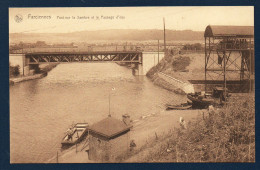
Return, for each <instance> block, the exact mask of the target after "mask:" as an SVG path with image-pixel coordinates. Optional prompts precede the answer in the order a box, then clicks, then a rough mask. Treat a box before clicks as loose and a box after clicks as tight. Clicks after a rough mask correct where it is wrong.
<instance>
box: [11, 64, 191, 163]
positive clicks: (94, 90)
mask: <svg viewBox="0 0 260 170" xmlns="http://www.w3.org/2000/svg"><path fill="white" fill-rule="evenodd" d="M112 88H114V89H115V90H111V89H112ZM109 93H110V96H111V104H110V112H111V115H112V116H113V117H115V118H118V119H121V117H122V114H126V113H127V114H129V115H130V117H131V119H133V120H135V119H138V118H140V117H141V116H142V115H147V114H151V113H156V112H160V111H161V110H163V109H164V105H165V103H167V102H175V103H180V102H183V101H186V97H185V96H181V95H176V94H174V93H172V92H169V91H167V90H165V89H162V88H160V87H158V86H155V85H154V84H153V83H152V82H151V81H150V80H149V79H147V78H146V77H145V76H134V75H132V70H131V69H129V68H126V67H122V66H119V65H117V64H115V63H84V64H83V63H70V64H60V65H58V66H57V67H56V68H54V69H53V70H52V71H50V72H49V73H48V76H47V77H44V78H42V79H38V80H32V81H28V82H23V83H20V84H16V85H14V86H11V87H10V154H11V155H10V160H11V162H12V163H40V162H46V161H47V160H48V159H50V158H52V157H53V156H55V154H56V152H57V151H58V150H59V148H60V146H61V144H60V142H61V139H62V137H63V136H64V132H65V131H66V130H67V128H68V127H69V126H70V125H71V124H72V123H77V122H84V121H85V122H89V123H90V124H93V123H95V122H97V121H99V120H101V119H103V118H105V117H107V116H108V113H109Z"/></svg>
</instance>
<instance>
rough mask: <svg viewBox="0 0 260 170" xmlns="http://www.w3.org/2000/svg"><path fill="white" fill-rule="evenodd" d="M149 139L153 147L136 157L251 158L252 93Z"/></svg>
mask: <svg viewBox="0 0 260 170" xmlns="http://www.w3.org/2000/svg"><path fill="white" fill-rule="evenodd" d="M208 113H209V112H208ZM150 143H151V145H152V146H153V147H151V148H149V146H146V147H145V148H146V150H147V149H150V150H148V151H149V154H147V155H145V156H144V157H139V160H141V161H147V162H255V97H254V96H240V97H234V98H233V99H230V101H229V103H228V104H227V105H226V106H224V107H223V108H221V109H220V110H215V111H213V112H210V114H208V115H205V117H204V118H202V116H201V117H198V119H197V120H194V121H192V122H189V123H188V128H187V129H186V130H182V129H175V131H174V133H172V132H170V133H168V134H166V135H164V136H160V137H159V139H157V140H154V141H152V140H150ZM157 145H159V146H157ZM167 150H168V151H167ZM139 152H141V151H139ZM136 153H138V151H137V152H136ZM140 155H141V154H140Z"/></svg>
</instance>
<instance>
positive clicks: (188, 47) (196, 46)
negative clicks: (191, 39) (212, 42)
mask: <svg viewBox="0 0 260 170" xmlns="http://www.w3.org/2000/svg"><path fill="white" fill-rule="evenodd" d="M182 49H183V50H203V49H204V48H203V47H202V44H200V43H195V44H185V45H184V46H183V48H182Z"/></svg>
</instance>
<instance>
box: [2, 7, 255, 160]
mask: <svg viewBox="0 0 260 170" xmlns="http://www.w3.org/2000/svg"><path fill="white" fill-rule="evenodd" d="M254 47H255V44H254V6H151V7H149V6H148V7H41V8H35V7H30V8H29V7H28V8H15V7H9V95H10V113H9V120H10V127H9V130H10V163H11V164H20V163H55V164H56V163H178V162H182V163H212V162H222V163H227V162H228V163H230V162H232V163H233V162H236V163H238V162H246V163H255V160H256V158H255V49H254ZM6 64H7V63H6Z"/></svg>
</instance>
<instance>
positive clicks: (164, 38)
mask: <svg viewBox="0 0 260 170" xmlns="http://www.w3.org/2000/svg"><path fill="white" fill-rule="evenodd" d="M163 40H164V52H166V36H165V19H164V18H163Z"/></svg>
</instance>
